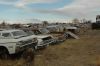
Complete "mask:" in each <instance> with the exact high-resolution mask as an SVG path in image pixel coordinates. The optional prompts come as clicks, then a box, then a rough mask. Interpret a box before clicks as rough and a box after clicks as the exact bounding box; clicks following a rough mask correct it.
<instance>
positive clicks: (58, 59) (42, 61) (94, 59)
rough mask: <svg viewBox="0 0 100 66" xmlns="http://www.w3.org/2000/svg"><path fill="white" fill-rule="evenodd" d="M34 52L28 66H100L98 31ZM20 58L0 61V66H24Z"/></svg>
mask: <svg viewBox="0 0 100 66" xmlns="http://www.w3.org/2000/svg"><path fill="white" fill-rule="evenodd" d="M79 37H80V39H78V40H76V39H67V40H66V41H65V42H64V43H61V44H58V45H53V46H49V47H48V48H46V49H43V50H39V51H37V52H36V55H35V60H34V61H32V63H31V65H30V66H100V30H90V31H88V32H86V33H84V34H83V35H80V36H79ZM25 64H26V62H25V60H23V59H22V58H19V59H12V60H10V59H8V60H0V66H25Z"/></svg>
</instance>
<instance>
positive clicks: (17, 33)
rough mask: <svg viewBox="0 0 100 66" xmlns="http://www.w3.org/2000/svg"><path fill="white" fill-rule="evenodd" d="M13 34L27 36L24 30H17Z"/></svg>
mask: <svg viewBox="0 0 100 66" xmlns="http://www.w3.org/2000/svg"><path fill="white" fill-rule="evenodd" d="M12 34H13V36H27V34H26V33H25V32H24V31H15V32H12Z"/></svg>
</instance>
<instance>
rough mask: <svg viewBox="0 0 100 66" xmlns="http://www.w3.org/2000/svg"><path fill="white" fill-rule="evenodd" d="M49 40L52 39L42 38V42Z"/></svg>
mask: <svg viewBox="0 0 100 66" xmlns="http://www.w3.org/2000/svg"><path fill="white" fill-rule="evenodd" d="M50 39H52V38H51V37H46V38H43V39H42V40H43V41H47V40H50Z"/></svg>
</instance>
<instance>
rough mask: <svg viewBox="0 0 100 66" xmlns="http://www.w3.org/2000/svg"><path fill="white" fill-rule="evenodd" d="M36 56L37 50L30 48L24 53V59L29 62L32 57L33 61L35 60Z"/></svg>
mask: <svg viewBox="0 0 100 66" xmlns="http://www.w3.org/2000/svg"><path fill="white" fill-rule="evenodd" d="M34 55H35V49H34V48H28V49H26V50H25V51H24V52H23V54H22V58H23V59H26V60H27V59H29V57H30V58H31V60H32V59H34Z"/></svg>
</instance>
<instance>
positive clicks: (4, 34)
mask: <svg viewBox="0 0 100 66" xmlns="http://www.w3.org/2000/svg"><path fill="white" fill-rule="evenodd" d="M2 36H3V37H11V34H10V33H2Z"/></svg>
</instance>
